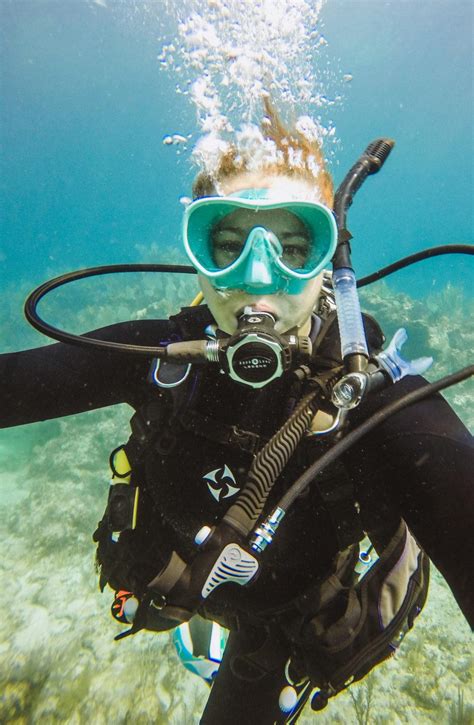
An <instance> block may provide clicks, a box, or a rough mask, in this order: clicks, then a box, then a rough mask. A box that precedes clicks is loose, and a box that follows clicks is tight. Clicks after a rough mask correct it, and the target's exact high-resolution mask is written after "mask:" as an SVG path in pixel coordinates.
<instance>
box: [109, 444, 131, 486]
mask: <svg viewBox="0 0 474 725" xmlns="http://www.w3.org/2000/svg"><path fill="white" fill-rule="evenodd" d="M113 464H114V469H115V472H116V476H114V478H115V477H117V478H120V480H121V481H123V482H124V483H129V482H130V474H131V471H130V463H129V460H128V458H127V454H126V453H125V450H124V449H123V448H119V450H118V451H117V452H116V453H115V455H114V460H113Z"/></svg>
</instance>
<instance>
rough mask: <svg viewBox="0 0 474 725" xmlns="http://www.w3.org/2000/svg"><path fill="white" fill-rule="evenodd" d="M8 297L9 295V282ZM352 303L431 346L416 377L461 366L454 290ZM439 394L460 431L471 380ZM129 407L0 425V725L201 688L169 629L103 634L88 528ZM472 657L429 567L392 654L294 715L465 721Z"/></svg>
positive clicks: (465, 318)
mask: <svg viewBox="0 0 474 725" xmlns="http://www.w3.org/2000/svg"><path fill="white" fill-rule="evenodd" d="M150 277H151V276H150ZM190 286H193V284H192V282H191V281H189V280H186V281H180V282H179V283H178V284H177V283H175V282H174V281H173V280H170V279H168V280H167V281H165V282H163V281H160V282H158V280H157V278H156V277H154V278H153V280H151V279H147V281H146V283H144V284H143V285H142V286H141V287H140V296H141V299H142V300H143V296H142V295H143V293H144V292H146V293H147V294H149V295H150V296H149V299H159V300H160V301H159V302H157V303H151V304H149V305H147V306H146V307H143V303H142V305H141V307H142V309H140V311H139V312H136V310H137V304H136V296H137V293H134V292H133V291H132V288H131V287H130V289H129V288H128V286H126V285H124V283H123V282H122V283H121V284H120V285H119V286H118V287H117V289H116V290H115V291H114V296H113V297H112V299H114V305H113V309H110V307H109V312H106V311H105V307H103V305H104V304H105V301H106V298H107V294H108V293H107V290H106V289H101V291H100V292H98V293H97V294H96V295H95V297H94V299H93V300H91V301H89V304H88V305H85V306H84V305H80V306H79V307H81V308H82V310H83V311H82V312H81V313H80V314H74V315H72V314H70V315H69V319H73V318H74V321H75V325H74V327H75V329H76V330H77V331H79V330H82V331H83V330H85V329H90V328H92V327H97V326H99V325H100V324H106V323H107V322H108V321H109V319H110V318H111V317H114V318H115V319H117V318H118V317H119V318H120V317H121V318H122V319H126V318H127V317H128V316H130V315H132V316H134V317H143V316H145V315H146V316H153V315H155V316H162V315H167V314H170V313H172V312H174V311H176V310H177V308H178V306H179V303H184V302H186V301H189V299H191V298H192V296H193V293H192V292H190ZM157 290H159V295H157ZM12 299H13V300H15V299H16V300H18V290H17V291H16V292H15V294H13V292H12ZM109 299H110V297H109ZM170 300H174V302H173V304H171V302H170ZM178 300H179V301H178ZM83 301H84V300H83ZM363 305H364V308H365V309H366V310H367V311H369V312H371V313H372V314H374V315H376V316H377V317H378V318H379V320H380V322H381V323H382V325H383V326H384V328H385V329H386V331H387V336H390V335H391V334H392V333H393V332H394V331H395V329H396V328H397V327H399V326H401V325H404V326H406V327H407V329H408V331H409V334H410V336H411V344H410V349H409V353H410V354H411V356H415V355H421V354H427V355H433V357H434V358H435V365H434V366H433V368H432V371H430V373H429V375H428V377H429V378H430V379H436V378H438V377H441V376H442V375H444V374H446V373H448V372H451V371H454V370H456V369H458V368H460V367H462V366H463V365H466V364H468V361H469V357H470V355H472V350H473V348H474V345H473V334H472V332H471V333H469V321H470V320H471V321H472V319H473V310H472V304H470V306H469V304H468V302H467V300H466V299H465V297H463V295H462V294H461V293H460V292H459V291H457V290H456V289H453V288H449V287H448V288H447V289H446V290H445V291H444V292H443V293H442V294H439V295H438V296H436V297H435V296H433V297H430V298H428V299H424V300H422V301H417V300H414V299H412V298H410V297H409V296H408V295H404V294H394V293H393V292H391V291H390V288H388V287H387V286H386V285H384V284H378V285H374V286H373V287H372V288H371V289H370V291H368V292H364V294H363ZM13 307H14V305H13V302H12V308H13ZM50 310H51V314H52V315H53V317H54V314H55V313H57V315H56V316H57V320H56V321H57V322H59V319H60V313H64V310H65V308H64V306H63V305H62V304H61V301H60V299H59V298H58V301H57V302H56V303H53V304H52V306H51V307H50ZM131 310H135V312H134V313H131ZM2 328H3V335H4V338H3V339H4V340H5V342H6V344H8V345H9V347H10V349H14V348H15V347H17V346H18V345H26V344H37V343H38V341H39V338H36V337H34V336H32V335H31V334H30V333H29V332H28V331H27V329H26V328H25V331H23V332H22V331H21V321H20V311H19V308H16V309H15V310H14V309H11V310H10V313H9V314H8V316H7V319H6V322H5V324H4V325H2ZM19 341H20V342H19ZM447 397H448V399H449V401H450V402H451V404H452V405H453V406H454V407H455V409H456V411H457V412H458V414H459V415H460V416H461V417H462V418H463V420H464V421H465V423H466V424H467V425H468V426H470V427H471V429H472V428H473V427H474V404H473V403H474V386H473V384H472V382H470V383H464V384H462V385H459V386H457V387H456V388H452V389H451V390H450V391H449V392H448V393H447ZM129 418H130V409H129V408H128V407H127V406H125V405H124V406H117V407H116V408H114V409H106V410H101V411H95V412H90V413H87V414H83V415H80V416H71V417H69V418H64V419H61V420H58V421H51V422H45V423H38V424H34V425H30V426H22V427H19V428H16V429H12V430H10V431H3V432H1V436H0V454H1V459H2V461H1V462H2V494H1V514H2V515H1V518H0V527H1V541H2V550H3V557H2V559H1V562H0V570H1V573H2V582H3V583H2V591H3V598H4V605H3V609H2V628H1V634H0V722H1V723H17V724H18V725H19V724H20V723H41V724H42V725H46V724H49V723H74V724H76V723H77V724H79V723H94V725H101V724H102V723H103V724H104V725H105V724H106V723H107V724H110V723H114V725H115V724H117V725H119V724H120V723H126V722H133V723H134V724H135V725H140V724H143V725H144V724H145V723H173V724H174V725H185V724H186V723H196V722H198V720H199V712H200V710H201V709H202V706H203V703H204V701H205V698H206V696H207V686H206V685H205V684H204V683H203V682H202V681H201V680H200V679H198V678H197V677H196V676H193V675H191V674H189V673H188V672H186V671H185V670H184V668H183V667H182V666H181V665H180V663H179V661H178V658H177V656H176V654H175V652H174V649H173V648H172V646H171V645H170V638H169V635H168V634H162V635H154V634H151V633H143V632H142V633H139V634H137V635H136V636H134V637H130V638H127V639H125V640H124V641H122V642H120V643H117V642H114V640H113V637H114V635H115V634H117V633H118V632H119V631H120V630H121V626H120V625H119V624H117V623H116V622H115V621H114V620H113V619H112V618H111V616H110V614H109V607H110V604H111V592H108V593H104V594H100V592H99V591H98V586H97V579H96V574H95V572H94V546H93V543H92V540H91V534H92V532H93V531H94V529H95V527H96V525H97V521H98V520H99V518H100V516H101V514H102V512H103V509H104V506H105V500H106V496H107V489H108V480H109V472H108V463H107V462H108V455H109V452H110V451H111V450H112V449H113V448H114V447H116V446H117V445H118V444H119V443H120V442H122V441H124V440H125V439H126V438H127V430H128V419H129ZM472 664H473V661H472V643H471V639H470V630H469V627H468V625H467V624H466V622H465V620H464V619H463V616H462V614H461V613H460V611H459V609H458V607H457V605H456V603H455V601H454V599H453V597H452V595H451V593H450V591H449V590H448V588H447V586H446V584H445V583H444V581H443V579H442V577H441V576H440V575H439V574H438V573H437V572H433V576H432V584H431V591H430V596H429V601H428V604H427V606H426V607H425V610H424V611H423V613H422V614H421V616H420V617H419V619H418V621H417V623H416V626H415V628H414V630H413V631H412V632H410V633H409V634H408V635H407V637H406V639H405V641H404V643H403V645H402V647H401V649H400V651H399V652H398V653H397V655H396V657H394V658H393V659H391V660H390V661H389V662H387V663H385V664H384V665H382V666H380V667H379V668H378V669H377V670H376V671H374V672H373V673H372V674H371V675H369V677H368V678H366V680H365V682H363V683H362V684H358V685H354V686H353V687H351V688H350V689H349V691H347V692H345V693H343V694H341V695H339V696H338V697H337V698H336V699H335V700H333V701H332V702H330V704H329V706H328V708H327V710H325V711H324V712H322V713H320V714H313V713H312V712H311V711H310V710H309V709H307V710H305V714H304V715H303V716H302V718H301V722H302V723H309V722H313V721H314V720H313V718H318V719H319V721H320V722H323V723H324V722H326V723H344V724H345V725H347V724H348V723H374V724H376V723H393V724H396V723H410V725H412V724H413V723H416V724H417V725H418V724H419V725H422V724H423V723H434V722H436V723H438V724H439V723H461V722H463V723H469V722H472V717H473V707H472V705H470V703H469V702H468V698H469V691H470V690H472V679H471V678H472ZM463 698H464V701H463Z"/></svg>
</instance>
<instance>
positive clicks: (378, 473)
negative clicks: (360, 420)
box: [359, 378, 474, 627]
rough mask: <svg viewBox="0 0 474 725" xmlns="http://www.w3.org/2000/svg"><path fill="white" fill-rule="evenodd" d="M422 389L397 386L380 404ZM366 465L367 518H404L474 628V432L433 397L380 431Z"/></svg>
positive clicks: (368, 445) (364, 452) (368, 446)
mask: <svg viewBox="0 0 474 725" xmlns="http://www.w3.org/2000/svg"><path fill="white" fill-rule="evenodd" d="M422 384H424V381H423V380H422V379H421V378H410V379H407V381H403V382H402V383H399V384H397V385H394V386H392V387H391V388H388V389H387V390H386V391H385V392H384V394H383V395H382V396H381V400H379V404H380V403H382V405H384V404H386V403H388V402H390V401H391V400H393V399H395V398H398V397H400V395H401V394H403V393H405V392H409V391H410V390H414V389H416V388H417V387H419V386H420V385H422ZM398 386H400V387H398ZM359 462H362V466H361V470H362V471H364V470H365V474H364V473H363V475H362V477H361V479H362V481H363V482H362V485H361V486H360V494H361V497H362V498H363V499H364V502H365V506H364V508H365V510H366V511H368V512H370V514H369V516H368V518H370V519H372V520H374V519H376V518H377V517H378V518H379V519H380V520H382V519H384V518H385V517H387V518H389V517H390V515H393V514H394V513H395V514H396V515H401V516H402V517H403V518H404V519H405V521H406V522H407V524H408V525H409V527H410V529H411V530H412V532H413V533H414V535H415V536H416V538H417V539H418V541H419V543H420V545H421V546H422V547H423V548H424V550H425V551H426V552H427V554H428V555H429V557H430V558H431V560H432V561H433V563H434V564H435V565H436V567H437V568H438V569H439V570H440V572H441V573H442V574H443V576H444V578H445V579H446V581H447V583H448V584H449V586H450V588H451V590H452V592H453V594H454V596H455V597H456V600H457V602H458V604H459V606H460V607H461V609H462V611H463V612H464V614H465V616H466V618H467V620H468V621H469V623H470V624H471V626H472V627H474V585H473V576H472V562H473V560H474V543H473V542H474V537H473V527H472V520H473V513H474V478H473V471H474V446H473V438H472V436H471V435H470V433H469V431H468V430H467V429H466V428H465V426H464V425H463V424H462V422H461V421H460V420H459V418H458V417H457V416H456V414H455V413H454V411H453V410H452V409H451V407H450V406H449V405H448V403H447V402H446V401H445V400H444V399H443V398H442V396H441V395H434V396H432V397H430V398H427V399H426V400H424V401H421V402H420V403H418V404H416V405H413V406H410V407H407V408H405V409H404V410H403V411H401V412H400V413H398V414H396V415H394V416H392V418H390V419H389V420H387V421H386V423H385V424H383V425H382V426H380V427H379V428H378V429H376V430H375V431H374V433H373V435H372V436H371V440H370V441H369V442H368V441H366V442H364V444H363V446H362V448H361V449H360V450H359ZM369 469H371V470H372V475H371V474H370V473H369ZM374 472H375V473H374ZM364 479H365V481H364ZM368 481H370V483H369V484H368V485H366V484H367V482H368ZM367 524H368V522H367Z"/></svg>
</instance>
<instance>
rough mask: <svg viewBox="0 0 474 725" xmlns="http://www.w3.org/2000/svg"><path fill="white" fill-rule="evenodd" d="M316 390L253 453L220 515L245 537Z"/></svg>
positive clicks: (314, 404)
mask: <svg viewBox="0 0 474 725" xmlns="http://www.w3.org/2000/svg"><path fill="white" fill-rule="evenodd" d="M320 392H321V391H320V389H319V387H318V388H317V389H316V390H311V392H310V393H308V394H307V395H305V396H304V398H303V399H302V400H300V402H299V403H298V405H297V407H296V409H295V410H294V411H293V413H292V415H291V416H290V417H289V418H288V420H287V421H286V423H285V424H284V425H283V426H282V428H280V430H278V431H277V432H276V433H275V435H274V436H273V437H272V438H271V439H270V440H269V441H268V443H267V444H266V445H265V446H264V447H263V448H262V450H261V451H260V452H259V453H258V454H257V456H256V457H255V460H254V462H253V464H252V466H251V468H250V470H249V472H248V478H247V483H246V484H245V487H244V489H243V490H242V492H241V493H240V495H239V497H238V498H237V500H236V502H235V503H234V504H232V506H231V507H230V508H229V510H228V511H227V513H226V514H225V515H224V517H223V519H222V520H223V522H225V523H226V524H228V525H230V526H232V528H234V529H236V530H237V531H238V532H239V533H241V534H242V535H243V536H244V537H246V536H248V534H249V533H250V531H251V530H252V529H253V527H254V525H255V523H256V522H257V519H258V518H259V517H260V516H261V513H262V511H263V508H264V506H265V503H266V501H267V499H268V496H269V493H270V491H271V489H272V486H273V484H274V483H275V481H276V480H277V478H278V476H279V475H280V473H281V472H282V470H283V468H284V467H285V466H286V464H287V463H288V461H289V459H290V458H291V456H292V455H293V453H294V451H295V449H296V446H297V445H298V443H299V442H300V440H301V438H302V437H303V435H304V433H305V431H306V430H307V428H308V426H309V424H310V422H311V420H312V419H313V417H314V415H315V413H316V410H317V408H318V403H319V395H320Z"/></svg>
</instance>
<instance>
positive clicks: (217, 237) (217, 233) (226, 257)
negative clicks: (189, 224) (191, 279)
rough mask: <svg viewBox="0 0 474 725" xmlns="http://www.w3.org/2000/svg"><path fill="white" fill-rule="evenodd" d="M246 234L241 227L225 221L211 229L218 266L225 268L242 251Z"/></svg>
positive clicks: (215, 261) (213, 253)
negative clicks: (230, 224) (227, 223)
mask: <svg viewBox="0 0 474 725" xmlns="http://www.w3.org/2000/svg"><path fill="white" fill-rule="evenodd" d="M245 239H246V235H245V234H244V233H243V232H242V230H241V229H237V228H235V227H232V226H228V225H226V224H225V220H224V222H223V223H220V224H218V225H217V226H216V227H214V228H213V229H212V230H211V240H210V241H211V250H212V258H213V260H214V263H215V265H216V267H218V268H219V269H225V268H226V267H228V266H229V265H230V264H232V263H233V262H235V260H236V259H237V257H239V256H240V254H241V253H242V249H243V248H244V244H245Z"/></svg>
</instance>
